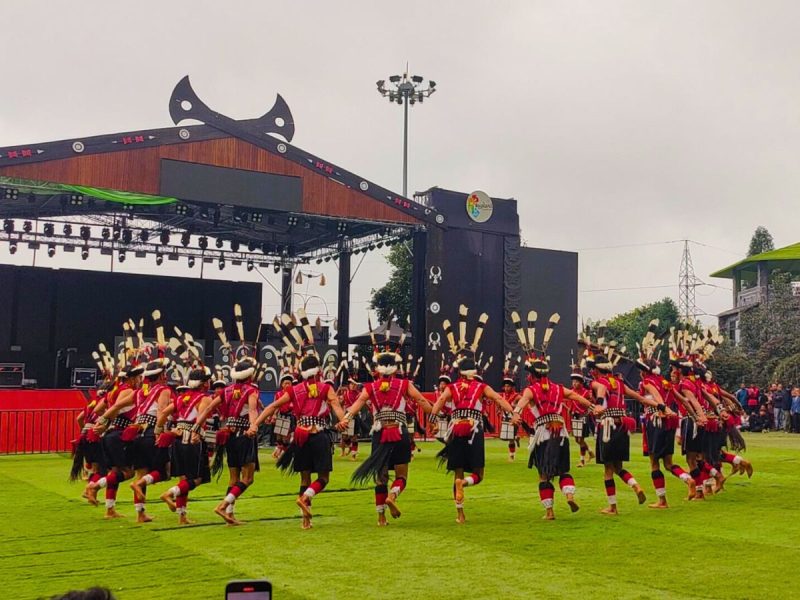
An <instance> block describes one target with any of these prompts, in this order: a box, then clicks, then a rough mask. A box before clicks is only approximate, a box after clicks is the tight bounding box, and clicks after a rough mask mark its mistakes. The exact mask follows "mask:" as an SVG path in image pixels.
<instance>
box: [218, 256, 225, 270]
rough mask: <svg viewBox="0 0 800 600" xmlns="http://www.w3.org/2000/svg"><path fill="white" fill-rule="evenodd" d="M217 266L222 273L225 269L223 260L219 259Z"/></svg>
mask: <svg viewBox="0 0 800 600" xmlns="http://www.w3.org/2000/svg"><path fill="white" fill-rule="evenodd" d="M217 266H218V267H219V270H220V271H222V269H224V268H225V259H224V258H220V259H219V262H218V263H217Z"/></svg>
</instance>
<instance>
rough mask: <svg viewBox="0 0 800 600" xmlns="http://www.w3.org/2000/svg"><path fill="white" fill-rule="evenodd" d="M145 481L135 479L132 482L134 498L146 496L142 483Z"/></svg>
mask: <svg viewBox="0 0 800 600" xmlns="http://www.w3.org/2000/svg"><path fill="white" fill-rule="evenodd" d="M142 483H143V482H142V481H141V480H140V481H134V482H133V483H131V489H132V490H133V497H134V498H144V491H142V485H141V484H142Z"/></svg>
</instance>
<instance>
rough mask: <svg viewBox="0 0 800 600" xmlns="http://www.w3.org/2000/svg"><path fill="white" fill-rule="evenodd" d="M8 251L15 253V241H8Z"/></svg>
mask: <svg viewBox="0 0 800 600" xmlns="http://www.w3.org/2000/svg"><path fill="white" fill-rule="evenodd" d="M8 251H9V252H10V253H11V254H16V253H17V242H9V243H8Z"/></svg>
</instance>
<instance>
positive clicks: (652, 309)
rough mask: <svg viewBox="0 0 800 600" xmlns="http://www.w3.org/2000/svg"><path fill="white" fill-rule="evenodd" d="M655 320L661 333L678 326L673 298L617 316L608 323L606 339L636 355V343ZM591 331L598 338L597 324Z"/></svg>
mask: <svg viewBox="0 0 800 600" xmlns="http://www.w3.org/2000/svg"><path fill="white" fill-rule="evenodd" d="M653 319H658V321H659V324H658V331H659V333H660V332H662V331H665V330H667V329H669V328H670V327H672V326H674V325H676V324H677V323H678V320H679V315H678V307H677V306H676V305H675V302H674V301H673V300H672V298H663V299H662V300H659V301H658V302H653V303H651V304H645V305H643V306H639V307H637V308H634V309H633V310H630V311H628V312H626V313H622V314H619V315H616V316H615V317H613V318H611V319H610V320H609V321H608V322H607V323H606V339H607V340H616V341H617V343H618V344H619V346H625V347H626V348H627V349H626V354H627V355H628V356H633V355H635V354H636V342H641V341H642V338H643V337H644V334H645V332H646V331H647V326H648V325H649V324H650V321H652V320H653ZM591 329H593V331H592V332H591V334H592V337H593V338H596V337H597V324H595V325H594V326H593V327H592V328H591Z"/></svg>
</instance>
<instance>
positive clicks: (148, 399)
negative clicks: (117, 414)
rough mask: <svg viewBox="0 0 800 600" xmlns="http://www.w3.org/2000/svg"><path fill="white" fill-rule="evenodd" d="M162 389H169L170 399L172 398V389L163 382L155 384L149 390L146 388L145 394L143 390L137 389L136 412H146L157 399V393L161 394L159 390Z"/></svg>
mask: <svg viewBox="0 0 800 600" xmlns="http://www.w3.org/2000/svg"><path fill="white" fill-rule="evenodd" d="M164 390H169V392H170V394H169V395H170V399H172V390H170V389H169V387H167V386H166V385H164V384H163V383H157V384H155V385H154V386H153V387H152V388H151V389H150V390H148V392H147V394H145V393H144V391H143V390H137V396H136V414H137V415H144V414H147V411H148V410H150V408H151V407H152V406H153V403H154V402H156V401H157V400H158V397H159V395H161V392H163V391H164Z"/></svg>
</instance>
